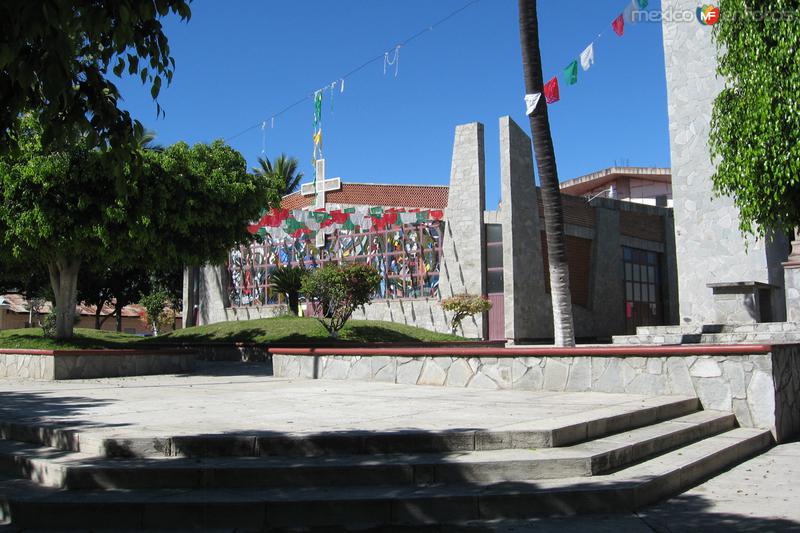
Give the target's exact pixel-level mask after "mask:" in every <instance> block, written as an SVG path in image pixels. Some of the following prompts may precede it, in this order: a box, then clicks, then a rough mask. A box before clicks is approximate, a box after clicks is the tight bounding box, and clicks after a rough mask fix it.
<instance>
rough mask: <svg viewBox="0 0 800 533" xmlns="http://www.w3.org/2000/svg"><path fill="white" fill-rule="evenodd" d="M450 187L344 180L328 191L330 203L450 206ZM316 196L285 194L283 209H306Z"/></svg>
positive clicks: (384, 205) (421, 206)
mask: <svg viewBox="0 0 800 533" xmlns="http://www.w3.org/2000/svg"><path fill="white" fill-rule="evenodd" d="M448 190H449V187H447V186H440V185H433V186H432V185H372V184H367V183H343V184H342V188H341V190H338V191H332V192H329V193H326V201H327V203H329V204H341V205H369V206H382V207H412V208H413V207H420V208H426V209H444V208H446V207H447V192H448ZM313 200H314V198H313V196H303V195H302V194H300V193H299V192H296V193H293V194H290V195H288V196H284V197H283V201H282V202H281V207H282V208H283V209H302V208H304V207H308V206H309V205H311V203H312V202H313Z"/></svg>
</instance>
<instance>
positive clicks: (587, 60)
mask: <svg viewBox="0 0 800 533" xmlns="http://www.w3.org/2000/svg"><path fill="white" fill-rule="evenodd" d="M648 4H649V0H631V2H630V3H629V4H628V5H627V7H626V8H625V9H624V10H623V12H622V13H621V14H620V15H619V16H617V17H616V18H615V19H614V20H613V21H612V22H611V29H612V30H613V31H614V33H615V34H616V35H617V36H618V37H622V36H624V35H625V25H626V23H627V24H634V23H636V22H637V17H636V13H637V12H638V11H640V10H643V9H646V8H647V6H648ZM605 33H606V31H605V30H604V31H601V32H600V33H599V34H598V35H597V37H596V38H595V40H594V41H592V42H591V43H589V46H587V47H586V48H585V49H584V50H583V52H581V53H580V55H579V56H578V58H577V59H574V60H573V61H571V62H570V63H569V65H567V66H566V68H564V70H563V72H562V73H561V79H562V82H563V83H564V84H566V85H567V86H571V85H576V84H577V83H578V75H579V72H580V70H583V72H587V71H588V70H589V69H590V68H592V66H594V61H595V43H596V42H597V41H598V40H600V39H601V38H602V37H603V35H605ZM579 66H580V69H579V68H578V67H579ZM558 80H559V76H554V77H553V78H552V79H551V80H550V81H548V82H547V83H545V84H544V88H543V94H542V93H534V94H526V95H525V112H526V114H527V115H529V116H530V115H531V114H533V112H534V111H536V108H537V107H538V105H539V101H540V100H541V98H542V96H544V99H545V102H547V104H548V105H549V104H554V103H556V102H558V101H559V100H561V92H560V86H559V81H558Z"/></svg>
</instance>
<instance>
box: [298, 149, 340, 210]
mask: <svg viewBox="0 0 800 533" xmlns="http://www.w3.org/2000/svg"><path fill="white" fill-rule="evenodd" d="M316 171H317V179H316V180H315V181H314V183H305V184H303V186H302V187H301V188H300V193H301V194H302V195H303V196H311V195H312V194H316V195H317V198H316V201H315V202H314V206H313V207H314V209H325V193H326V192H329V191H338V190H339V189H341V188H342V178H331V179H327V180H326V179H325V160H324V159H318V160H317V169H316Z"/></svg>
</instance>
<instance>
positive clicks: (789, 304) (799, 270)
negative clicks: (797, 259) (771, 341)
mask: <svg viewBox="0 0 800 533" xmlns="http://www.w3.org/2000/svg"><path fill="white" fill-rule="evenodd" d="M784 272H785V276H786V321H787V322H794V323H796V324H800V265H798V266H791V267H786V269H785V270H784Z"/></svg>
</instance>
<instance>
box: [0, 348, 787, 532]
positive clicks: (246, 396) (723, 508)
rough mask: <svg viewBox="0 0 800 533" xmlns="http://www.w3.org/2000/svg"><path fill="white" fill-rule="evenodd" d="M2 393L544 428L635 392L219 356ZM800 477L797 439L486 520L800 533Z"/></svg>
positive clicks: (231, 429)
mask: <svg viewBox="0 0 800 533" xmlns="http://www.w3.org/2000/svg"><path fill="white" fill-rule="evenodd" d="M0 398H2V401H0V420H5V421H11V420H18V421H21V422H38V423H47V424H53V425H57V426H60V427H64V428H72V429H75V430H77V431H79V432H90V433H92V434H93V435H95V436H101V435H102V436H103V437H119V436H124V437H137V436H147V437H150V436H158V435H163V436H177V435H193V434H209V433H210V434H214V433H228V434H230V433H237V432H253V431H274V432H281V433H288V434H304V433H319V432H327V431H345V430H370V431H387V430H388V431H391V430H404V429H420V430H430V431H438V430H445V429H487V430H500V429H513V428H519V427H524V428H527V427H537V426H539V427H546V426H547V424H549V423H552V420H554V419H555V418H559V419H561V420H568V419H569V418H570V417H579V416H585V415H586V413H587V412H591V411H593V410H597V411H598V412H600V411H601V410H608V409H614V408H617V407H620V408H621V407H623V406H625V405H626V404H628V405H629V404H631V403H636V402H639V401H641V400H642V397H639V396H634V395H624V394H600V393H541V392H525V391H478V390H472V389H470V390H466V389H455V388H440V387H420V386H401V385H394V384H379V383H360V382H353V381H348V382H335V381H297V380H288V379H279V378H274V377H271V376H269V375H268V373H267V372H265V370H264V368H263V367H261V366H258V365H247V366H242V365H226V364H212V365H202V366H201V367H200V369H199V371H198V372H197V373H196V374H194V375H188V376H145V377H134V378H115V379H101V380H86V381H62V382H30V381H21V380H0ZM798 478H800V443H795V444H787V445H782V446H778V447H775V448H773V449H772V450H770V451H769V452H767V453H766V454H763V455H761V456H759V457H756V458H754V459H752V460H750V461H748V462H745V463H743V464H741V465H739V466H737V467H735V468H733V469H731V470H730V471H728V472H726V473H724V474H722V475H720V476H718V477H716V478H714V479H712V480H710V481H708V482H706V483H704V484H702V485H700V486H698V487H696V488H694V489H692V490H690V491H688V492H686V493H684V494H682V495H680V496H678V497H676V498H673V499H672V500H669V501H667V502H664V503H662V504H660V505H657V506H654V507H651V508H647V509H644V510H641V511H640V512H639V513H637V514H636V515H630V514H627V515H609V516H590V517H573V518H553V519H539V520H532V521H525V522H505V523H502V524H497V525H496V527H494V526H492V529H489V530H491V531H498V532H500V531H504V532H506V531H507V532H512V531H514V532H522V531H576V532H577V531H599V532H611V531H633V532H639V531H642V532H650V531H658V532H670V533H677V532H689V531H798V532H800V494H799V493H798V489H797V488H796V487H797V485H798V483H797V479H798ZM0 530H4V529H3V528H2V527H0ZM482 530H486V529H482Z"/></svg>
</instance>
